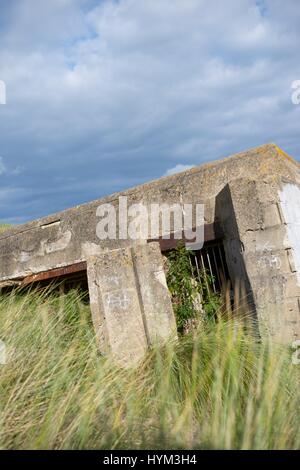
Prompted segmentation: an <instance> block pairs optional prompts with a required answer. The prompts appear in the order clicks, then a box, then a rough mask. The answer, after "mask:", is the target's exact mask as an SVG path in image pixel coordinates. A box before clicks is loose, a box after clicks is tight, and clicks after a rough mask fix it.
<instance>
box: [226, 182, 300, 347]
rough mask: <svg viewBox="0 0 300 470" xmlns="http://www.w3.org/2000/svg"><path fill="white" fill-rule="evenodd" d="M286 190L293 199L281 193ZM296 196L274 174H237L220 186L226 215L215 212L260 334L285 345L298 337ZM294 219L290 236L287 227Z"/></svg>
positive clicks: (234, 276) (294, 188) (291, 186)
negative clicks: (257, 178) (253, 177)
mask: <svg viewBox="0 0 300 470" xmlns="http://www.w3.org/2000/svg"><path fill="white" fill-rule="evenodd" d="M286 187H288V190H286ZM286 191H287V192H286ZM291 192H292V193H293V195H294V199H292V198H291V197H289V198H287V197H286V196H287V195H289V196H290V194H291ZM299 194H300V191H299V188H298V186H297V185H296V184H295V183H287V182H286V181H284V180H282V179H281V178H279V177H274V176H273V175H272V176H271V177H269V178H266V179H265V180H263V181H254V180H250V179H248V178H241V179H237V180H234V181H231V182H230V183H229V184H228V185H227V187H226V188H225V190H224V193H223V203H224V202H225V199H224V198H226V204H225V205H226V213H223V214H222V213H221V212H219V215H220V219H221V220H222V223H223V226H224V231H225V232H226V235H225V241H224V243H225V251H226V256H227V259H228V265H229V269H230V270H231V277H232V279H233V280H236V279H241V280H242V281H243V282H245V284H246V286H247V291H248V295H249V297H250V300H251V301H253V303H254V305H255V310H256V314H257V317H258V320H259V329H260V332H261V334H262V335H266V334H267V335H270V336H271V337H272V338H273V339H274V340H276V341H279V342H284V343H290V342H291V341H292V340H294V339H297V338H300V309H299V307H300V288H299V281H298V276H299V274H298V272H297V271H298V269H297V255H296V257H295V251H296V250H299V248H300V246H299V241H298V240H299V238H298V232H297V227H298V223H299V222H296V221H297V214H298V212H297V207H298V209H299V204H300V199H299ZM283 195H284V201H283V200H282V198H283ZM288 199H289V202H288ZM295 199H297V200H295ZM284 204H288V205H292V208H291V210H290V211H288V210H286V209H285V208H284ZM293 211H294V212H293ZM284 214H285V217H284ZM294 222H295V228H293V229H292V231H293V232H294V233H295V236H294V239H293V237H292V236H291V234H290V233H291V231H290V230H289V229H288V226H289V225H292V224H294ZM298 253H299V251H298Z"/></svg>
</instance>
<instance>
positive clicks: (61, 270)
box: [21, 261, 87, 285]
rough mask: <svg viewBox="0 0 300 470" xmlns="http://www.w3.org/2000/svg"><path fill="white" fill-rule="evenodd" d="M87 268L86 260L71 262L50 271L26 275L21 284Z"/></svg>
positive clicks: (66, 274)
mask: <svg viewBox="0 0 300 470" xmlns="http://www.w3.org/2000/svg"><path fill="white" fill-rule="evenodd" d="M86 269H87V264H86V261H82V262H80V263H75V264H71V265H69V266H65V267H63V268H55V269H51V270H49V271H44V272H41V273H37V274H32V275H30V276H27V277H25V278H24V279H23V281H22V284H21V285H27V284H31V283H32V282H38V281H47V280H49V279H53V278H55V277H62V276H68V275H70V274H74V273H78V272H81V271H86Z"/></svg>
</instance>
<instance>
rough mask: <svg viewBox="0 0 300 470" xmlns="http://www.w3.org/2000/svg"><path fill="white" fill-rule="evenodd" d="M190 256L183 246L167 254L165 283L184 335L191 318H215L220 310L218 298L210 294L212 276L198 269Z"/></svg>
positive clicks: (178, 326)
mask: <svg viewBox="0 0 300 470" xmlns="http://www.w3.org/2000/svg"><path fill="white" fill-rule="evenodd" d="M192 254H193V252H192V251H191V250H187V249H186V248H185V246H183V245H178V246H177V248H176V249H175V250H172V251H170V252H169V253H168V255H167V284H168V287H169V290H170V293H171V297H172V303H173V308H174V313H175V316H176V321H177V328H178V331H179V332H184V330H185V326H186V325H187V323H188V322H189V321H190V320H191V319H197V318H199V317H200V316H202V318H203V319H204V320H207V319H213V318H215V316H216V313H217V311H218V309H219V307H220V296H219V295H218V294H216V293H214V292H213V291H212V284H213V282H214V278H213V276H211V275H210V274H208V273H207V272H206V271H205V270H204V269H201V270H200V271H198V270H197V268H196V267H195V266H194V265H193V263H192V258H191V255H192ZM199 303H200V309H199V308H197V304H198V305H199ZM199 310H200V311H199Z"/></svg>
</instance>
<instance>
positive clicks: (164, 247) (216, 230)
mask: <svg viewBox="0 0 300 470" xmlns="http://www.w3.org/2000/svg"><path fill="white" fill-rule="evenodd" d="M194 230H195V229H194ZM182 235H183V236H182ZM223 236H224V234H223V230H222V228H221V225H220V224H219V223H218V222H214V223H212V224H205V225H204V243H206V242H211V241H214V240H220V239H221V238H223ZM153 241H157V242H159V245H160V249H161V251H162V252H163V251H169V250H173V249H174V248H176V246H178V245H179V244H180V243H184V244H186V243H187V242H188V243H192V242H193V240H187V239H186V238H185V237H184V234H182V232H180V235H178V233H177V232H176V234H175V233H171V234H170V235H169V238H163V237H159V238H156V239H151V240H148V242H153Z"/></svg>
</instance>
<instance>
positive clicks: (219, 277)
mask: <svg viewBox="0 0 300 470" xmlns="http://www.w3.org/2000/svg"><path fill="white" fill-rule="evenodd" d="M191 263H192V265H193V266H194V268H196V269H194V270H193V271H194V272H195V273H197V277H198V279H197V280H198V281H199V282H200V283H201V282H203V278H204V281H205V282H206V284H207V287H208V285H209V284H210V287H211V288H212V290H213V292H215V293H218V292H221V289H222V287H223V286H224V285H225V283H226V281H227V280H229V279H230V278H229V273H228V269H227V263H226V257H225V252H224V247H223V244H222V243H213V244H212V243H210V244H204V246H203V248H202V249H201V250H197V251H194V252H192V254H191ZM208 275H209V277H210V282H209V281H208Z"/></svg>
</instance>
